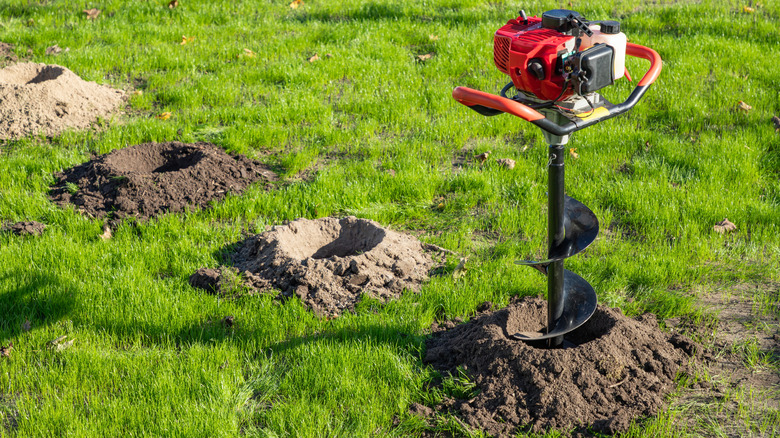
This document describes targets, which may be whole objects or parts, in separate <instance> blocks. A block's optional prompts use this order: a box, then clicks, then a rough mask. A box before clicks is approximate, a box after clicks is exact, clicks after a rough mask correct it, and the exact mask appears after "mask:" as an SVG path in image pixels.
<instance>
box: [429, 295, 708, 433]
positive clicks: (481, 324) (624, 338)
mask: <svg viewBox="0 0 780 438" xmlns="http://www.w3.org/2000/svg"><path fill="white" fill-rule="evenodd" d="M546 308H547V303H546V302H545V301H543V300H540V299H538V298H533V299H523V300H520V301H517V302H515V303H513V304H510V305H509V306H508V307H506V308H504V309H501V310H498V311H495V312H490V313H485V314H483V315H481V316H478V317H476V318H474V319H472V320H470V321H469V322H468V323H466V324H460V325H454V326H453V327H452V328H450V329H449V330H446V331H441V332H438V333H436V334H435V335H434V336H433V337H432V338H431V339H429V341H428V343H427V352H426V355H425V358H424V361H425V362H426V363H429V364H431V365H432V366H433V367H434V368H435V369H438V370H440V371H443V372H445V373H452V374H453V375H457V373H458V371H457V370H458V367H462V368H461V369H465V372H466V373H467V374H468V375H469V376H470V377H471V378H472V379H473V381H474V382H475V383H476V386H477V388H478V389H479V392H478V394H476V395H475V396H474V397H473V398H471V399H469V400H454V399H449V400H447V401H445V403H444V404H443V405H442V406H439V408H440V409H443V410H449V411H453V412H455V413H457V414H458V415H459V416H460V417H462V418H463V419H464V420H465V421H466V422H467V423H468V424H469V425H471V426H472V427H474V428H477V429H483V430H485V431H487V432H488V433H490V434H493V435H497V436H510V435H512V434H514V433H516V432H518V431H521V430H522V431H525V430H529V429H530V430H532V431H535V432H540V431H543V430H545V429H548V428H556V429H563V430H569V429H571V428H575V427H586V426H589V425H590V426H591V427H592V428H593V429H594V430H596V431H598V432H605V433H615V432H618V431H623V430H625V429H627V428H628V426H629V425H630V422H631V420H633V419H638V418H640V417H644V416H648V415H653V414H654V413H655V412H656V411H658V409H660V408H661V407H662V406H663V405H664V396H665V395H666V394H668V393H669V392H671V391H672V390H673V389H674V387H675V384H674V379H675V377H676V375H677V372H678V371H681V370H684V369H685V367H686V364H687V361H688V356H687V354H690V353H692V352H693V350H694V347H695V346H694V344H693V343H691V341H689V340H687V339H686V338H683V337H681V336H680V335H674V336H670V335H667V334H665V333H664V332H662V331H661V330H660V328H659V326H658V323H657V322H656V319H655V317H654V316H653V315H651V314H645V315H642V316H641V317H638V318H635V319H632V318H628V317H626V316H624V315H623V314H622V313H621V312H620V310H619V309H611V308H608V307H604V306H599V307H598V308H597V310H596V312H595V314H594V315H593V317H592V318H591V319H590V320H589V321H588V322H587V323H586V324H585V325H584V326H583V327H581V328H580V329H578V330H576V331H575V332H573V333H572V335H571V336H567V341H568V342H567V344H568V345H569V348H563V349H543V348H534V347H532V346H529V345H528V344H526V343H524V342H521V341H517V340H515V339H512V338H510V337H509V335H510V334H513V333H517V332H526V331H539V329H540V328H541V327H543V326H544V322H545V319H546Z"/></svg>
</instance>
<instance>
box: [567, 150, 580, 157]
mask: <svg viewBox="0 0 780 438" xmlns="http://www.w3.org/2000/svg"><path fill="white" fill-rule="evenodd" d="M569 155H571V157H572V158H574V159H575V160H576V159H577V158H579V157H580V154H578V153H577V148H569Z"/></svg>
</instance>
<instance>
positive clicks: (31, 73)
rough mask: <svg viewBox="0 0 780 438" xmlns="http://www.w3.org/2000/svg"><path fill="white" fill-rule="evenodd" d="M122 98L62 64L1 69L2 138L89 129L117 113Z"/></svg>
mask: <svg viewBox="0 0 780 438" xmlns="http://www.w3.org/2000/svg"><path fill="white" fill-rule="evenodd" d="M123 96H124V92H122V91H120V90H115V89H113V88H110V87H106V86H103V85H98V84H96V83H94V82H87V81H84V80H83V79H81V78H80V77H78V76H77V75H76V74H75V73H73V72H72V71H70V70H68V69H67V68H65V67H62V66H59V65H46V64H36V63H31V62H26V63H20V64H15V65H12V66H10V67H6V68H4V69H2V70H0V139H2V140H9V139H16V138H21V137H24V136H26V135H29V134H37V133H43V134H44V135H47V136H54V135H57V134H59V133H60V132H62V131H64V130H66V129H68V128H73V129H82V128H86V127H88V126H89V125H90V124H91V123H92V122H93V121H95V120H96V119H97V118H98V117H107V116H109V115H110V114H111V113H112V112H114V111H115V110H116V109H117V107H118V106H119V105H120V104H121V103H122V98H123Z"/></svg>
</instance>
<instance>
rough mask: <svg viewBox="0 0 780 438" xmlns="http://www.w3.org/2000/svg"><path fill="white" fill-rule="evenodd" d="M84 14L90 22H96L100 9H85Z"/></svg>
mask: <svg viewBox="0 0 780 438" xmlns="http://www.w3.org/2000/svg"><path fill="white" fill-rule="evenodd" d="M83 12H84V13H85V14H87V19H88V20H94V19H95V18H97V16H98V15H100V9H94V8H93V9H84V11H83Z"/></svg>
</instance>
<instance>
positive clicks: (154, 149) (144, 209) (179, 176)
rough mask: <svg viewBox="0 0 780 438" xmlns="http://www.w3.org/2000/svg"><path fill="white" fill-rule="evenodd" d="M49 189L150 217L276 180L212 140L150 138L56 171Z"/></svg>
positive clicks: (90, 210) (98, 208) (116, 213)
mask: <svg viewBox="0 0 780 438" xmlns="http://www.w3.org/2000/svg"><path fill="white" fill-rule="evenodd" d="M56 177H57V178H58V180H59V181H58V183H57V184H56V185H55V186H54V187H52V190H51V192H50V194H49V196H50V198H51V199H52V201H54V202H56V203H57V204H59V205H62V206H67V205H68V204H73V205H75V206H76V207H77V208H79V209H80V210H82V211H83V212H85V213H87V214H90V215H92V216H95V217H104V216H107V215H111V217H112V218H117V219H121V218H125V217H135V218H137V219H141V220H145V219H148V218H150V217H153V216H156V215H158V214H162V213H166V212H181V211H184V210H185V209H186V208H194V207H197V208H201V207H206V206H207V205H208V203H209V202H212V201H219V200H221V199H223V198H224V197H225V196H226V195H227V194H228V193H242V192H243V191H244V190H245V189H246V188H247V187H248V186H249V185H250V184H252V183H254V182H257V181H261V182H269V181H275V180H276V179H277V178H276V174H275V173H273V172H271V171H270V170H268V169H267V168H266V167H265V166H263V165H262V164H261V163H260V162H258V161H254V160H250V159H249V158H247V157H245V156H242V155H237V156H231V155H228V154H227V153H225V151H224V150H222V148H220V147H218V146H216V145H213V144H210V143H193V144H185V143H180V142H169V143H144V144H139V145H136V146H131V147H128V148H124V149H118V150H115V151H112V152H110V153H108V154H105V155H101V156H99V157H96V158H95V159H93V160H90V161H88V162H86V163H84V164H80V165H78V166H75V167H72V168H70V169H67V170H65V171H64V172H61V173H58V174H57V175H56Z"/></svg>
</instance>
